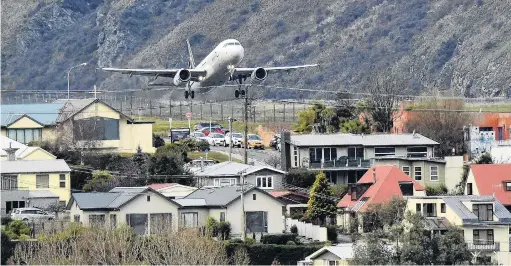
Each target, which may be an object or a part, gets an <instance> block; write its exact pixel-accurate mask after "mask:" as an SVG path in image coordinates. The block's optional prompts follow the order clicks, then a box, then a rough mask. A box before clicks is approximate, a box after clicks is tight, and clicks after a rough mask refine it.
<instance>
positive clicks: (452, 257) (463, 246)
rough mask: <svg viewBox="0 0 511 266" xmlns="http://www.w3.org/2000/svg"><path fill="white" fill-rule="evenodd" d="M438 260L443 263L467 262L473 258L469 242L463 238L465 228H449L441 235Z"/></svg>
mask: <svg viewBox="0 0 511 266" xmlns="http://www.w3.org/2000/svg"><path fill="white" fill-rule="evenodd" d="M439 253H440V255H439V256H438V261H439V263H440V264H443V265H454V264H462V263H467V262H469V261H470V259H471V258H472V255H471V254H470V251H469V250H468V247H467V243H465V239H464V238H463V230H461V229H459V228H455V227H452V228H449V231H447V233H445V234H444V235H442V236H441V237H440V244H439Z"/></svg>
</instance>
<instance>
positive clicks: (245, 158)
mask: <svg viewBox="0 0 511 266" xmlns="http://www.w3.org/2000/svg"><path fill="white" fill-rule="evenodd" d="M248 87H249V86H246V88H245V110H244V111H245V117H244V121H243V122H244V123H245V143H244V144H245V145H243V162H244V163H245V164H248V154H247V148H248ZM243 215H245V214H243ZM243 232H244V231H243Z"/></svg>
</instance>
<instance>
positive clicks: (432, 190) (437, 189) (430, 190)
mask: <svg viewBox="0 0 511 266" xmlns="http://www.w3.org/2000/svg"><path fill="white" fill-rule="evenodd" d="M440 195H447V187H446V186H445V185H444V184H441V185H437V186H426V196H440Z"/></svg>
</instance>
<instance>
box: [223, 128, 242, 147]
mask: <svg viewBox="0 0 511 266" xmlns="http://www.w3.org/2000/svg"><path fill="white" fill-rule="evenodd" d="M231 135H232V138H231ZM231 139H232V146H233V147H240V148H241V143H242V142H243V134H241V133H235V132H234V133H231V132H229V133H227V134H225V143H224V146H225V147H228V146H229V145H231Z"/></svg>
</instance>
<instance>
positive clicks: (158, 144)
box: [153, 134, 165, 148]
mask: <svg viewBox="0 0 511 266" xmlns="http://www.w3.org/2000/svg"><path fill="white" fill-rule="evenodd" d="M164 145H165V141H164V140H163V138H162V137H160V136H158V135H155V134H153V147H155V148H158V147H161V146H164Z"/></svg>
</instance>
